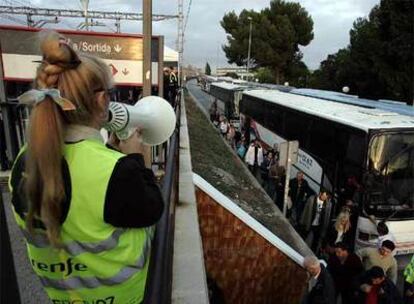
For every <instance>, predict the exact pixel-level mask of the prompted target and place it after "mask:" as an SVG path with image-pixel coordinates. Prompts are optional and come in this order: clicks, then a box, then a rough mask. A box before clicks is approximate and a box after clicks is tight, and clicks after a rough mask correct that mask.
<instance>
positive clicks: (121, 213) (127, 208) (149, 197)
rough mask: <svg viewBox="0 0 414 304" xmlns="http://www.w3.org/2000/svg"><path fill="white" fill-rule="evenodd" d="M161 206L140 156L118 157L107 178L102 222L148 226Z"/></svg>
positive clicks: (155, 186) (154, 186)
mask: <svg viewBox="0 0 414 304" xmlns="http://www.w3.org/2000/svg"><path fill="white" fill-rule="evenodd" d="M163 208H164V202H163V199H162V196H161V192H160V189H159V187H158V185H157V184H156V183H155V178H154V175H153V173H152V171H151V170H149V169H147V168H145V165H144V159H143V157H142V155H141V154H129V155H127V156H125V157H122V158H120V159H119V160H118V163H117V164H116V165H115V168H114V171H113V173H112V176H111V178H110V180H109V185H108V189H107V192H106V197H105V206H104V221H105V222H106V223H108V224H111V225H113V226H115V227H122V228H141V227H148V226H151V225H153V224H155V223H156V222H157V221H158V220H159V219H160V217H161V215H162V212H163Z"/></svg>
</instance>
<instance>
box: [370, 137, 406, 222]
mask: <svg viewBox="0 0 414 304" xmlns="http://www.w3.org/2000/svg"><path fill="white" fill-rule="evenodd" d="M413 185H414V133H390V134H381V135H377V136H375V137H374V138H373V139H372V141H371V145H370V150H369V167H368V174H367V176H366V179H365V186H366V189H367V193H368V206H367V207H368V210H367V211H369V213H371V214H374V215H375V216H377V217H387V216H390V215H391V214H395V216H393V217H412V216H413V215H414V213H413V211H412V210H413V208H414V187H413Z"/></svg>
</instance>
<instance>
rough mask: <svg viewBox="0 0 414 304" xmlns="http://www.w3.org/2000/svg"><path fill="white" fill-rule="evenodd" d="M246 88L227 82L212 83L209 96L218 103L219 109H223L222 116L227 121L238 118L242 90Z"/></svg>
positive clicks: (245, 86)
mask: <svg viewBox="0 0 414 304" xmlns="http://www.w3.org/2000/svg"><path fill="white" fill-rule="evenodd" d="M247 88H248V86H247V85H245V84H232V83H227V82H213V83H211V85H210V95H212V96H213V97H214V98H215V99H217V101H218V102H219V103H221V104H220V105H219V108H223V109H224V116H226V117H227V118H228V119H237V118H238V117H239V103H240V100H241V97H242V93H243V91H244V90H246V89H247Z"/></svg>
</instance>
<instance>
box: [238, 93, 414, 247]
mask: <svg viewBox="0 0 414 304" xmlns="http://www.w3.org/2000/svg"><path fill="white" fill-rule="evenodd" d="M240 117H241V123H242V124H243V126H244V128H247V129H250V131H251V132H252V133H254V134H255V136H256V137H257V138H258V139H259V140H261V141H262V142H264V143H265V144H267V145H268V146H271V147H272V146H274V144H278V143H281V142H283V141H286V140H298V141H299V146H300V151H299V160H298V163H297V164H296V165H294V166H293V168H292V171H293V173H295V170H302V171H303V172H304V173H305V175H306V177H307V180H308V182H309V184H310V186H311V187H312V188H313V190H314V191H315V192H317V191H319V189H320V187H324V188H326V189H328V191H330V192H331V193H332V194H333V195H332V202H333V208H332V212H331V218H333V217H334V215H335V214H336V213H337V212H338V211H339V208H340V206H341V205H342V204H343V202H344V201H345V200H346V199H351V200H353V201H354V203H357V204H358V208H357V209H358V211H357V212H358V220H357V223H358V224H357V228H356V231H355V245H356V247H357V248H358V247H365V246H375V245H376V243H377V239H378V235H377V230H376V227H375V226H374V225H373V223H372V221H371V220H370V218H371V219H372V218H373V217H375V219H376V220H385V221H387V225H388V227H389V229H390V231H391V232H392V233H393V234H394V236H395V238H396V241H397V244H396V245H397V251H396V254H397V255H403V254H409V253H413V252H414V116H410V115H402V114H399V113H396V112H391V111H387V110H384V109H378V108H376V107H375V101H372V105H352V104H344V103H338V102H334V101H330V100H323V99H320V98H314V97H307V96H300V95H295V94H291V93H283V92H279V91H276V90H251V91H245V92H244V93H243V97H242V100H241V102H240Z"/></svg>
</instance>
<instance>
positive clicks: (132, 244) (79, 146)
mask: <svg viewBox="0 0 414 304" xmlns="http://www.w3.org/2000/svg"><path fill="white" fill-rule="evenodd" d="M42 35H43V37H41V50H42V53H43V59H42V61H41V63H40V65H39V67H38V70H37V75H36V78H35V80H34V85H33V89H32V90H30V91H28V92H26V93H24V94H23V95H22V96H20V97H19V100H20V102H21V103H23V104H26V105H27V106H30V107H31V108H32V110H31V116H30V123H29V129H28V141H27V145H26V146H25V147H24V148H23V149H22V150H21V151H20V153H19V156H18V157H17V159H16V161H15V164H14V166H13V170H12V175H11V179H10V189H11V192H12V205H13V208H14V211H15V217H16V221H17V223H18V225H19V226H20V228H21V230H22V231H23V234H24V236H25V239H26V241H27V247H28V254H29V259H30V263H31V265H32V266H33V269H34V271H35V273H36V274H37V275H38V276H39V278H40V280H41V282H42V284H43V286H44V287H45V289H46V291H47V293H48V295H49V297H50V299H51V301H52V302H53V303H78V302H79V303H101V302H102V303H120V304H123V303H130V304H133V303H140V302H141V301H142V299H143V296H144V289H145V282H146V276H147V267H148V262H149V255H150V248H151V237H152V229H151V227H152V226H153V225H154V224H155V223H156V222H157V221H158V219H159V218H160V217H161V214H162V212H163V201H162V197H161V194H160V191H159V188H158V186H157V185H156V183H155V179H154V176H153V174H152V171H151V170H149V169H146V168H145V164H144V159H143V157H142V154H141V151H142V144H141V140H140V138H139V136H140V135H139V132H138V131H137V132H136V133H135V135H134V136H132V137H131V138H129V139H128V140H127V141H121V142H119V141H117V142H118V143H117V144H116V145H115V144H113V147H107V146H105V145H104V143H103V139H102V137H101V135H100V132H99V131H100V129H101V128H102V127H103V126H104V124H105V123H106V121H107V120H108V105H109V98H110V90H111V89H112V87H113V81H112V75H111V73H110V70H109V68H108V66H107V65H106V64H105V63H104V62H102V61H101V60H100V59H98V58H95V57H92V56H88V55H80V54H77V53H76V52H75V51H74V50H73V49H72V48H71V46H70V45H69V44H68V43H67V41H66V39H65V38H64V37H62V36H61V35H59V34H58V33H56V32H47V33H42ZM115 142H116V141H113V143H115Z"/></svg>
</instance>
